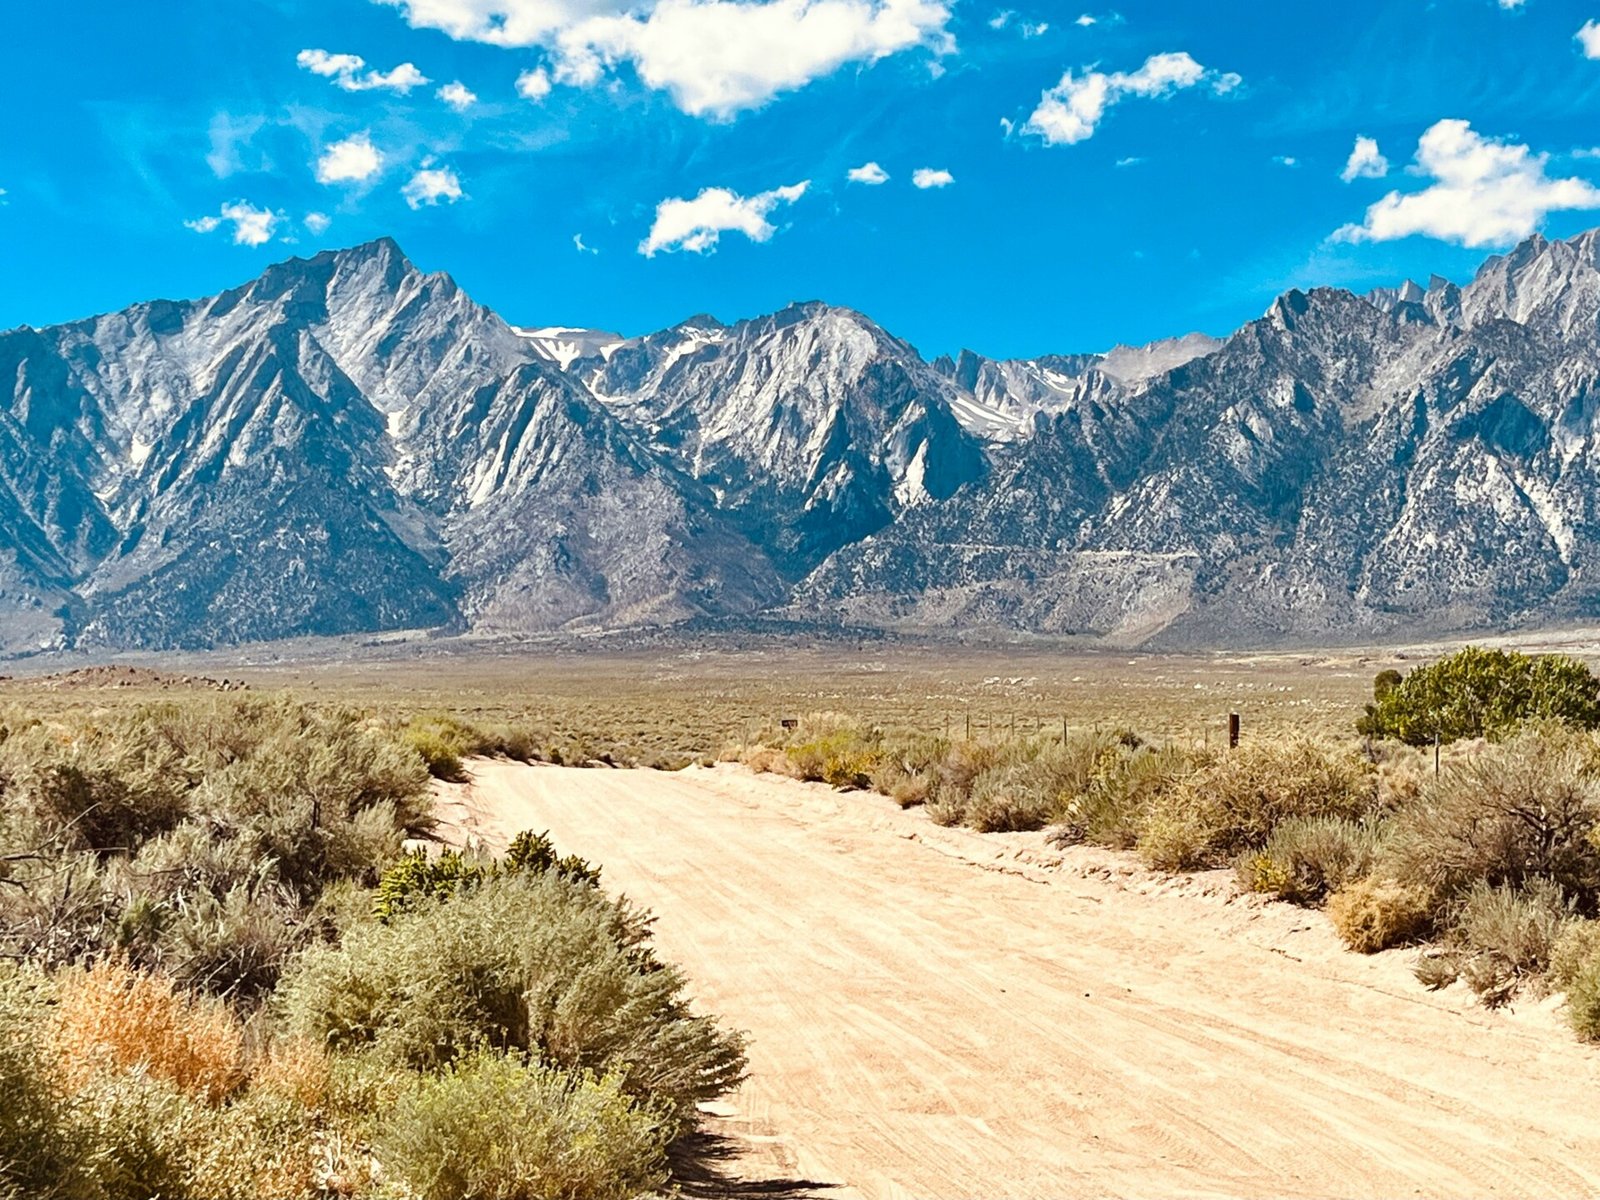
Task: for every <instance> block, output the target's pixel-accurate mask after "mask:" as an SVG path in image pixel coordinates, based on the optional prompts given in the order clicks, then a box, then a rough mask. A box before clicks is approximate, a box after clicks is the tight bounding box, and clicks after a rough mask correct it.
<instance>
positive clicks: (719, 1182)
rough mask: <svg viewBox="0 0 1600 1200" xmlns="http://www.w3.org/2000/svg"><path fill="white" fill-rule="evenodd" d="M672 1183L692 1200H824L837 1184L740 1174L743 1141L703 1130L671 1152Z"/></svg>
mask: <svg viewBox="0 0 1600 1200" xmlns="http://www.w3.org/2000/svg"><path fill="white" fill-rule="evenodd" d="M667 1157H668V1160H669V1164H670V1166H671V1169H672V1183H673V1184H674V1185H676V1186H677V1188H678V1190H679V1194H681V1195H683V1196H686V1197H690V1198H691V1200H822V1198H823V1197H826V1196H827V1195H828V1193H829V1192H831V1191H833V1190H834V1188H836V1187H837V1186H838V1185H837V1184H832V1183H818V1182H816V1181H815V1180H811V1179H746V1178H743V1177H742V1176H741V1175H740V1174H739V1167H740V1164H739V1157H740V1151H739V1143H738V1142H737V1141H735V1140H734V1139H733V1138H730V1137H725V1136H723V1135H722V1134H719V1133H711V1132H709V1131H707V1130H704V1129H702V1130H699V1131H697V1132H695V1133H691V1134H689V1135H687V1136H686V1137H681V1138H679V1139H678V1140H677V1142H675V1143H674V1144H673V1146H672V1149H671V1150H670V1151H669V1152H668V1155H667Z"/></svg>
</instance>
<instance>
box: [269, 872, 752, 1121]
mask: <svg viewBox="0 0 1600 1200" xmlns="http://www.w3.org/2000/svg"><path fill="white" fill-rule="evenodd" d="M644 927H645V922H644V920H643V918H642V917H641V916H640V915H639V914H638V913H637V912H636V911H635V910H633V909H631V908H629V907H627V906H626V905H625V904H623V903H620V902H618V903H613V902H612V901H610V900H608V899H606V897H605V896H604V895H603V894H602V893H601V892H599V891H598V890H597V889H595V888H593V887H590V886H588V885H587V884H584V883H579V882H574V881H573V880H570V879H567V878H564V877H562V876H561V875H560V874H558V873H555V872H547V873H544V874H527V873H521V874H513V875H504V876H501V877H499V878H491V879H486V880H485V881H484V882H483V883H482V884H480V885H479V886H477V887H475V888H473V889H470V890H466V891H462V892H460V893H459V894H457V895H456V896H455V897H454V898H453V899H452V900H451V901H450V902H449V903H439V902H437V901H435V902H433V903H431V904H427V905H423V906H419V907H418V908H416V909H415V910H413V911H410V912H402V913H400V914H399V915H398V916H396V917H394V918H393V919H392V920H391V922H390V923H389V924H387V925H382V924H373V925H368V926H361V927H358V928H355V929H352V930H350V931H349V932H348V933H347V934H346V936H345V939H344V941H343V943H342V944H340V945H339V946H337V947H333V946H317V947H312V948H310V949H309V950H307V951H305V952H304V953H303V954H302V955H301V957H300V958H299V959H298V960H296V962H295V963H294V965H293V966H292V967H291V969H290V970H289V971H288V972H287V973H286V974H285V976H284V979H283V982H282V983H281V985H280V986H279V989H278V997H279V1001H278V1002H279V1011H280V1013H281V1014H282V1016H283V1019H284V1020H285V1022H286V1024H287V1026H288V1028H289V1029H290V1030H291V1031H293V1032H297V1033H300V1034H302V1035H304V1036H308V1037H310V1038H312V1039H314V1040H316V1041H318V1042H321V1043H323V1044H326V1045H328V1046H330V1047H333V1048H336V1049H346V1050H363V1051H367V1052H371V1053H376V1054H377V1055H379V1056H380V1057H381V1058H382V1059H383V1060H385V1061H389V1062H394V1063H398V1064H405V1065H408V1066H412V1067H416V1068H424V1069H428V1068H434V1067H438V1066H441V1065H443V1064H445V1063H448V1062H450V1061H452V1060H453V1059H455V1058H457V1057H459V1056H460V1055H462V1054H465V1053H469V1052H471V1051H473V1050H475V1049H477V1048H479V1047H482V1046H485V1045H487V1046H491V1047H494V1048H496V1049H506V1050H520V1051H528V1052H533V1053H536V1054H537V1055H538V1056H539V1057H540V1058H541V1059H542V1060H543V1061H545V1062H547V1063H550V1064H552V1065H555V1066H560V1067H562V1068H565V1069H569V1070H593V1071H596V1072H600V1073H602V1074H604V1073H612V1072H615V1073H617V1074H619V1075H620V1077H621V1078H622V1079H623V1081H624V1085H625V1087H626V1090H627V1091H628V1093H629V1094H630V1095H632V1096H635V1097H638V1098H640V1099H643V1100H645V1101H647V1102H648V1103H651V1104H662V1105H665V1106H666V1107H668V1108H670V1109H671V1110H672V1112H673V1113H674V1114H676V1115H680V1116H683V1115H687V1114H688V1113H689V1112H691V1111H692V1110H693V1106H694V1104H695V1103H696V1102H697V1101H700V1100H707V1099H710V1098H712V1097H714V1096H717V1095H720V1094H722V1093H723V1092H725V1091H726V1090H728V1089H729V1088H730V1087H732V1086H733V1085H734V1084H735V1083H736V1082H737V1081H738V1080H739V1078H740V1077H741V1074H742V1071H743V1067H744V1055H743V1048H742V1042H741V1040H740V1038H739V1037H738V1036H736V1035H733V1034H729V1033H725V1032H724V1031H722V1030H721V1029H719V1028H718V1027H717V1025H716V1024H715V1023H714V1022H713V1021H711V1020H710V1019H709V1018H706V1017H702V1016H697V1015H695V1014H694V1013H693V1012H692V1011H691V1010H690V1008H689V1005H688V1003H687V1001H686V1000H685V998H684V996H683V986H684V985H683V979H682V976H681V975H680V974H679V973H678V972H677V970H676V969H674V968H672V967H669V966H663V965H661V964H660V963H658V962H656V961H655V960H654V958H653V957H652V956H650V955H649V954H648V953H647V949H648V948H647V947H646V945H645V933H644Z"/></svg>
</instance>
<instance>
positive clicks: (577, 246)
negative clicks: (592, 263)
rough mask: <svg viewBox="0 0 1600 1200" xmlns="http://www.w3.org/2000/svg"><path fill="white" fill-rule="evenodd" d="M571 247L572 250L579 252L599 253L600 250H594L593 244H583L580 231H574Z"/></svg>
mask: <svg viewBox="0 0 1600 1200" xmlns="http://www.w3.org/2000/svg"><path fill="white" fill-rule="evenodd" d="M572 248H573V249H574V250H576V251H577V252H578V253H579V254H599V253H600V251H598V250H596V249H595V248H594V247H593V246H585V245H584V244H583V234H581V233H575V234H573V235H572Z"/></svg>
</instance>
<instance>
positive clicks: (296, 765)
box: [0, 695, 744, 1200]
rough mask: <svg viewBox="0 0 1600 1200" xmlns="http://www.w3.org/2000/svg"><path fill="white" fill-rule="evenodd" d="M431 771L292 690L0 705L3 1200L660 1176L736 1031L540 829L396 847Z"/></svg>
mask: <svg viewBox="0 0 1600 1200" xmlns="http://www.w3.org/2000/svg"><path fill="white" fill-rule="evenodd" d="M431 729H432V730H433V732H434V733H435V734H437V735H438V736H439V737H441V738H453V737H456V736H457V735H458V733H459V731H457V730H454V729H453V727H451V726H449V725H446V724H443V723H436V724H434V725H433V726H431ZM459 744H461V745H463V746H464V747H465V748H466V751H467V752H468V753H485V752H506V748H505V746H504V745H489V744H487V743H485V742H484V741H482V740H477V741H472V742H470V743H465V742H463V743H459ZM436 770H437V764H430V762H429V761H428V760H427V758H426V757H425V755H424V753H423V751H422V750H421V749H420V748H419V747H418V746H417V745H416V744H415V743H414V740H413V739H412V738H410V737H408V736H407V735H406V732H405V726H404V725H403V723H397V722H396V721H394V720H393V719H392V718H387V717H379V716H376V715H373V714H371V713H368V712H364V711H362V710H359V709H353V708H346V707H343V706H338V705H311V704H305V703H302V702H299V701H297V700H294V699H291V698H287V697H277V698H273V697H267V698H260V697H253V696H252V697H243V698H240V697H237V696H227V697H220V696H216V695H205V696H199V697H195V696H190V697H187V698H184V699H179V700H164V701H161V702H157V703H124V704H121V705H113V706H108V707H105V708H95V709H86V708H72V709H65V710H63V711H59V712H56V713H54V714H52V715H50V716H49V717H48V718H47V719H46V718H42V717H39V716H37V715H35V714H32V713H28V712H26V711H21V710H6V711H4V713H3V714H0V1097H3V1101H0V1200H13V1198H16V1200H21V1198H23V1197H28V1198H33V1197H47V1196H48V1197H59V1198H61V1200H151V1198H152V1197H157V1196H159V1197H162V1198H163V1200H235V1198H238V1200H246V1198H249V1200H300V1198H306V1200H309V1198H311V1197H318V1198H322V1200H326V1198H327V1197H334V1196H341V1197H361V1198H364V1200H420V1198H423V1197H430V1196H462V1197H465V1196H482V1197H504V1198H506V1200H522V1198H536V1197H551V1198H556V1197H562V1198H568V1197H577V1196H584V1197H588V1196H593V1197H612V1196H617V1197H621V1196H631V1195H636V1194H639V1193H640V1192H642V1191H646V1190H649V1189H651V1188H655V1187H657V1186H658V1185H660V1184H661V1183H662V1181H663V1180H664V1178H665V1171H666V1157H665V1150H666V1147H667V1146H668V1145H669V1144H670V1143H671V1142H672V1141H673V1140H674V1139H675V1138H676V1137H677V1136H678V1135H679V1133H680V1132H682V1131H683V1130H684V1129H685V1123H686V1122H687V1121H688V1120H689V1119H691V1114H692V1112H693V1109H694V1105H695V1103H696V1102H697V1101H699V1100H702V1099H709V1098H710V1097H712V1096H715V1095H719V1094H721V1093H722V1092H723V1091H725V1090H726V1089H727V1088H729V1087H731V1086H733V1084H734V1083H735V1082H737V1080H738V1079H739V1078H740V1077H741V1075H742V1072H743V1068H744V1053H743V1045H742V1041H741V1039H740V1037H739V1036H738V1035H737V1034H734V1033H731V1032H729V1031H726V1030H724V1029H722V1028H721V1027H720V1026H719V1025H717V1024H716V1023H715V1022H714V1021H713V1020H712V1019H711V1018H709V1017H706V1016H703V1015H701V1014H698V1013H696V1012H695V1011H693V1010H692V1009H691V1007H690V1006H689V1004H688V1002H687V1000H686V998H685V996H684V994H683V981H682V978H681V977H680V975H679V974H678V973H677V971H676V969H675V968H673V967H671V966H670V965H669V964H666V963H664V962H662V961H660V960H659V959H658V958H657V957H656V955H655V953H654V952H653V950H652V948H651V945H650V940H649V918H648V917H647V916H646V914H644V913H642V912H640V911H639V910H637V909H635V908H633V907H632V906H630V905H627V904H626V903H624V902H621V901H614V900H612V899H610V898H608V897H607V896H606V895H605V893H604V892H602V891H601V889H600V887H599V882H600V879H599V872H598V870H597V869H596V868H594V867H592V866H591V865H590V864H588V863H585V862H583V861H582V860H581V859H578V858H576V857H573V856H570V855H568V856H562V855H561V854H559V853H558V852H557V850H556V848H555V847H554V846H553V845H552V844H551V842H550V840H549V839H548V838H547V837H545V836H543V835H536V834H534V833H531V832H529V833H525V834H522V835H519V836H518V837H517V838H515V839H514V840H513V842H512V844H511V846H510V847H509V848H508V851H507V853H506V854H505V855H503V856H501V857H500V858H498V859H496V858H490V857H487V856H483V855H472V856H464V855H458V854H453V853H450V852H445V853H441V854H435V855H433V856H431V857H430V856H429V855H428V854H426V853H421V852H418V851H417V850H415V849H414V848H413V849H411V852H410V853H407V852H406V851H407V849H408V844H407V839H415V838H425V837H426V835H427V834H428V832H429V830H430V828H431V817H430V799H429V792H430V786H431V784H430V776H431V775H432V774H433V773H434V771H436ZM410 845H411V846H412V847H414V846H415V845H416V843H415V842H412V843H411V844H410Z"/></svg>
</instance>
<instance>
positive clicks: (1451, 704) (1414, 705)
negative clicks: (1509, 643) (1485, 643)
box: [1356, 646, 1600, 746]
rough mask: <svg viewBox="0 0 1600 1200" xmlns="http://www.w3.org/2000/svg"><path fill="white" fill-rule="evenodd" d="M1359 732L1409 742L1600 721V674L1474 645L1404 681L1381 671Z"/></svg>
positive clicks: (1560, 660)
mask: <svg viewBox="0 0 1600 1200" xmlns="http://www.w3.org/2000/svg"><path fill="white" fill-rule="evenodd" d="M1373 697H1374V703H1373V704H1371V705H1369V706H1368V707H1367V712H1366V715H1365V716H1364V717H1362V718H1361V720H1360V721H1359V722H1357V726H1356V728H1357V731H1358V732H1360V733H1365V734H1369V735H1371V736H1375V737H1388V738H1397V739H1399V740H1400V741H1403V742H1409V743H1410V744H1411V745H1414V746H1420V745H1423V744H1424V743H1426V742H1431V741H1433V739H1434V736H1435V735H1438V737H1439V738H1440V739H1441V740H1443V741H1446V742H1450V741H1455V740H1457V739H1459V738H1478V737H1488V738H1498V737H1504V736H1506V735H1508V734H1510V733H1511V732H1513V731H1514V730H1515V729H1516V728H1517V726H1518V725H1520V724H1522V723H1523V722H1525V721H1531V720H1550V721H1558V722H1562V723H1564V724H1568V725H1573V726H1577V727H1579V728H1582V729H1594V728H1595V727H1596V726H1600V679H1597V678H1596V677H1595V676H1594V674H1593V673H1592V672H1590V670H1589V668H1588V667H1586V666H1584V665H1583V663H1581V662H1579V661H1578V660H1577V659H1574V658H1567V657H1564V656H1561V655H1555V654H1545V655H1538V656H1532V657H1530V656H1529V655H1526V654H1518V653H1517V652H1515V651H1510V650H1485V649H1483V648H1481V647H1478V646H1468V647H1466V648H1465V649H1464V650H1460V651H1457V652H1456V653H1455V654H1451V655H1449V656H1447V657H1445V658H1441V659H1440V660H1439V661H1438V662H1435V663H1431V664H1429V665H1428V666H1424V667H1418V668H1417V669H1416V670H1414V671H1412V672H1411V673H1410V674H1409V675H1407V676H1405V677H1404V678H1403V679H1401V680H1400V681H1399V682H1398V683H1395V682H1393V680H1392V679H1391V678H1390V677H1389V673H1388V672H1385V673H1384V674H1382V675H1379V677H1378V679H1377V680H1376V681H1375V684H1374V688H1373Z"/></svg>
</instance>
